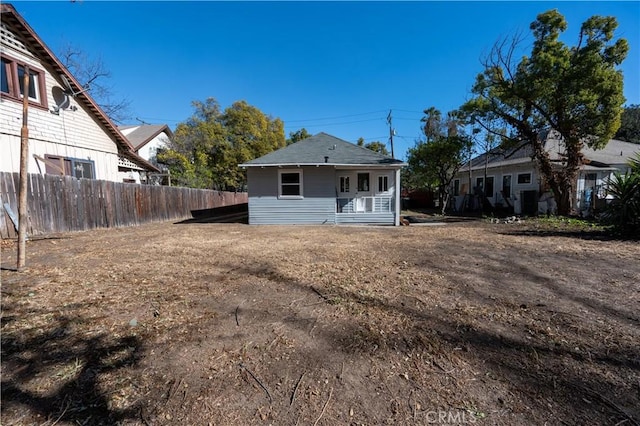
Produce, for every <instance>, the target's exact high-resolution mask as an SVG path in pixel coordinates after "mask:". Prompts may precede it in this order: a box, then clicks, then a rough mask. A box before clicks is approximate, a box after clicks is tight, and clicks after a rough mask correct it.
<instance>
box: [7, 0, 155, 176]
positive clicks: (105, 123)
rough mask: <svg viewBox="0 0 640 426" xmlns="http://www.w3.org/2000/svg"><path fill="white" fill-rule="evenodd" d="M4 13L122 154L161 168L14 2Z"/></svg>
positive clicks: (152, 168)
mask: <svg viewBox="0 0 640 426" xmlns="http://www.w3.org/2000/svg"><path fill="white" fill-rule="evenodd" d="M0 7H1V9H0V10H1V12H2V22H3V23H4V24H6V25H8V26H10V27H11V28H12V30H13V31H17V35H18V36H19V37H21V39H22V41H23V42H24V43H26V44H28V45H29V48H30V49H32V51H33V52H35V53H36V54H37V55H38V56H39V57H40V58H41V59H43V60H44V61H46V62H47V64H48V65H49V68H50V69H51V70H53V71H54V72H53V73H52V74H53V76H54V77H55V78H56V80H58V79H59V77H58V75H64V76H65V77H66V78H67V79H68V80H69V83H70V85H71V88H72V89H73V91H74V93H77V95H75V100H76V101H77V102H78V103H80V104H82V105H83V106H85V107H86V108H87V109H88V110H89V111H90V112H91V113H92V114H93V115H94V116H95V118H96V120H97V121H98V123H99V124H100V125H101V126H102V127H103V129H104V130H105V132H106V133H108V134H110V135H111V136H112V137H113V140H114V141H115V143H116V146H117V147H118V153H119V154H120V155H122V156H123V157H126V158H128V159H129V160H131V161H132V162H134V163H135V164H138V165H140V166H141V167H142V168H144V169H146V170H151V171H156V172H159V171H160V170H159V169H158V168H157V167H156V166H154V165H153V164H151V163H149V162H148V161H146V160H145V159H144V158H142V157H140V156H138V155H137V154H136V153H135V152H134V150H133V147H132V146H131V144H130V143H129V141H128V140H127V139H126V138H125V137H124V135H123V134H122V133H121V132H120V131H119V130H118V128H117V127H116V126H115V124H113V122H112V121H111V119H110V118H109V117H108V116H107V114H106V113H105V112H104V111H103V110H102V108H100V106H98V104H97V103H96V102H95V100H93V98H92V97H91V96H90V95H89V94H88V93H87V91H86V90H85V88H84V87H83V86H82V85H81V84H80V83H78V80H76V79H75V77H74V76H73V75H72V74H71V73H70V72H69V70H68V69H67V68H66V67H65V66H64V65H63V64H62V62H60V60H59V59H58V58H57V57H56V55H55V54H54V53H53V51H51V49H49V47H47V45H46V44H45V43H44V42H43V41H42V40H41V39H40V37H39V36H38V35H37V34H36V32H35V31H34V30H33V28H31V27H30V26H29V24H27V22H26V21H25V20H24V18H23V17H22V16H20V14H19V13H18V12H17V11H16V9H15V8H14V7H13V5H11V4H8V3H3V4H2V5H0Z"/></svg>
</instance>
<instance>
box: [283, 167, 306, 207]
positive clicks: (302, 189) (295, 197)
mask: <svg viewBox="0 0 640 426" xmlns="http://www.w3.org/2000/svg"><path fill="white" fill-rule="evenodd" d="M283 173H297V174H298V175H300V184H299V185H300V195H282V174H283ZM303 198H304V183H303V173H302V169H278V199H285V200H301V199H303Z"/></svg>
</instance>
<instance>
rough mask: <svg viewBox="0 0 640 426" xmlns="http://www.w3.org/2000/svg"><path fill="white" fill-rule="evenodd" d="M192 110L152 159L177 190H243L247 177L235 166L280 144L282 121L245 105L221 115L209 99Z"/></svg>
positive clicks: (239, 103)
mask: <svg viewBox="0 0 640 426" xmlns="http://www.w3.org/2000/svg"><path fill="white" fill-rule="evenodd" d="M193 107H194V109H195V111H194V114H193V115H192V116H191V118H189V119H188V120H187V121H185V122H183V123H180V124H178V126H177V127H176V130H175V132H174V137H173V140H172V141H171V144H170V146H169V147H168V149H166V150H164V151H162V152H159V153H158V156H157V157H158V161H159V162H162V163H165V164H167V165H168V166H169V169H170V171H171V177H172V181H175V182H177V184H178V185H181V186H188V187H193V188H210V189H219V190H239V189H243V188H244V187H245V185H246V174H245V172H244V171H243V170H241V169H240V168H239V167H238V165H239V164H241V163H244V162H246V161H249V160H252V159H254V158H257V157H260V156H262V155H265V154H267V153H269V152H271V151H273V150H276V149H278V148H282V147H283V146H284V145H285V139H284V125H283V123H282V121H281V120H280V119H279V118H275V119H274V118H271V117H269V116H266V115H265V114H264V113H262V112H261V111H260V110H259V109H258V108H256V107H254V106H251V105H249V104H248V103H247V102H245V101H238V102H235V103H233V105H231V106H230V107H228V108H226V109H225V110H224V111H222V112H221V111H220V106H219V104H218V102H217V101H216V100H215V99H213V98H208V99H207V100H206V101H205V102H200V101H195V102H193Z"/></svg>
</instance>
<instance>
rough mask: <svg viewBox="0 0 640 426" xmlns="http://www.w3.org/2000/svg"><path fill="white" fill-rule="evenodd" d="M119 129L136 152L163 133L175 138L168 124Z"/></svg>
mask: <svg viewBox="0 0 640 426" xmlns="http://www.w3.org/2000/svg"><path fill="white" fill-rule="evenodd" d="M118 129H119V130H120V131H121V132H122V134H124V135H125V137H126V138H127V140H129V143H131V145H133V148H134V149H135V150H136V151H138V150H140V148H142V147H143V146H145V145H146V144H148V143H149V142H151V141H152V140H153V138H155V137H156V136H158V135H159V134H160V133H162V132H164V133H166V134H167V135H168V136H169V137H170V138H171V137H173V133H172V132H171V130H170V129H169V126H167V125H166V124H143V125H133V126H118Z"/></svg>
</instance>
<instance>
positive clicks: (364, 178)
mask: <svg viewBox="0 0 640 426" xmlns="http://www.w3.org/2000/svg"><path fill="white" fill-rule="evenodd" d="M358 192H369V173H358Z"/></svg>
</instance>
